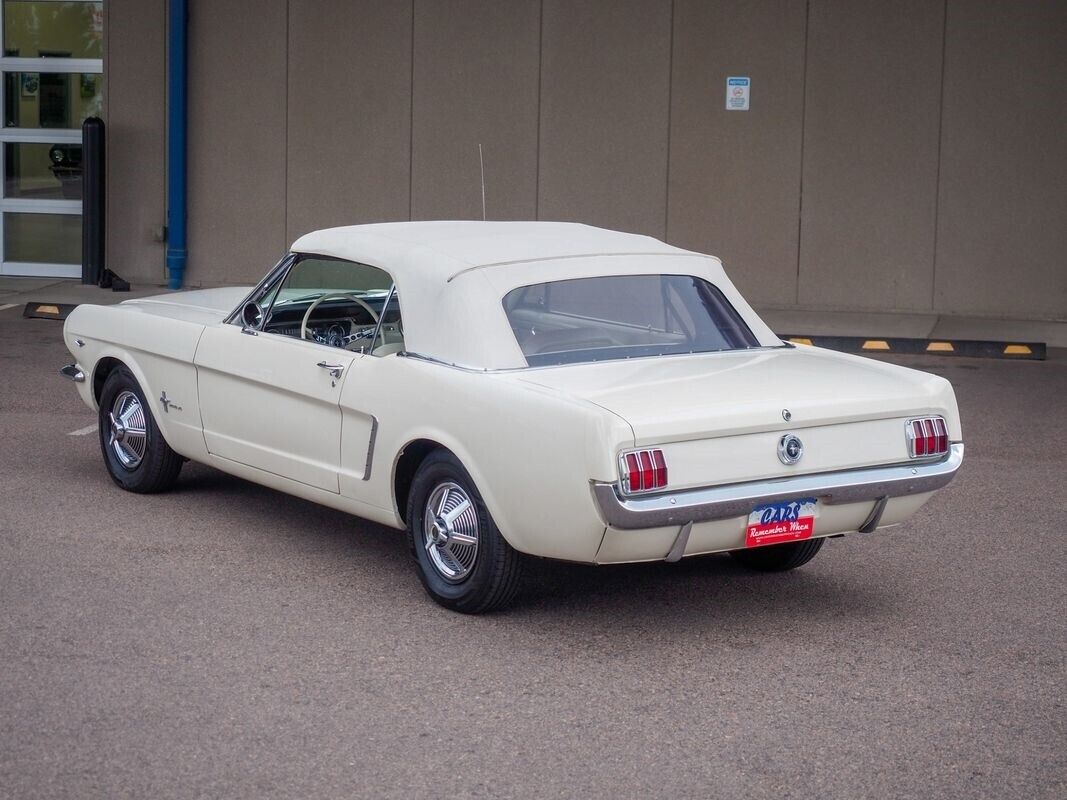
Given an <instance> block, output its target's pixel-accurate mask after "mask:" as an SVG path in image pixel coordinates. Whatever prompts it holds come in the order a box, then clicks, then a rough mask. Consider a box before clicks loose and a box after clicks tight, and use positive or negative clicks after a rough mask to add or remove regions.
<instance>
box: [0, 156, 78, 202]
mask: <svg viewBox="0 0 1067 800" xmlns="http://www.w3.org/2000/svg"><path fill="white" fill-rule="evenodd" d="M4 197H22V198H27V199H30V200H81V197H82V146H81V145H80V144H76V143H67V142H63V143H57V144H47V143H44V142H41V143H37V142H34V143H30V142H6V143H5V144H4Z"/></svg>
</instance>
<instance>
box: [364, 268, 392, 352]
mask: <svg viewBox="0 0 1067 800" xmlns="http://www.w3.org/2000/svg"><path fill="white" fill-rule="evenodd" d="M382 271H383V272H384V270H382ZM385 274H386V275H389V273H388V272H386V273H385ZM389 277H390V278H392V277H393V276H392V275H389ZM395 295H396V281H393V285H392V286H390V287H389V294H387V295H386V296H385V303H384V304H383V305H382V313H381V315H380V316H379V317H378V324H376V325H375V326H374V335H373V336H371V337H370V347H368V348H367V353H368V355H374V343H375V342H376V341H378V335H379V334H380V333H381V332H382V325H383V324H384V323H385V313H386V312H387V311H388V310H389V303H390V302H392V300H393V297H394V296H395ZM383 344H384V342H383Z"/></svg>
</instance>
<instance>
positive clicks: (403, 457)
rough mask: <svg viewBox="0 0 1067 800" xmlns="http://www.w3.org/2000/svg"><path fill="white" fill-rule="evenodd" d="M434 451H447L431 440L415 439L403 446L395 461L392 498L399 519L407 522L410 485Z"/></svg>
mask: <svg viewBox="0 0 1067 800" xmlns="http://www.w3.org/2000/svg"><path fill="white" fill-rule="evenodd" d="M434 450H448V448H447V447H445V446H444V445H442V444H439V443H438V442H435V441H433V440H431V439H416V440H415V441H413V442H408V443H407V444H406V445H404V449H403V450H401V451H400V458H398V459H397V462H396V469H395V470H394V471H393V497H395V498H396V510H397V511H398V512H399V513H400V519H402V520H404V522H407V513H408V496H409V495H410V494H411V483H412V481H414V480H415V473H416V472H418V471H419V465H420V464H422V462H423V461H424V460H425V458H426V456H428V455H430V453H432V452H433V451H434Z"/></svg>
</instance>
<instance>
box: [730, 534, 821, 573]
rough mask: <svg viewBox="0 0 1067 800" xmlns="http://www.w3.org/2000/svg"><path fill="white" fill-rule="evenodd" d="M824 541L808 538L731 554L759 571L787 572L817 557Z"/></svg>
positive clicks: (740, 561)
mask: <svg viewBox="0 0 1067 800" xmlns="http://www.w3.org/2000/svg"><path fill="white" fill-rule="evenodd" d="M822 543H823V540H822V539H808V540H807V541H803V542H788V543H786V544H771V545H767V546H766V547H751V548H748V549H745V550H731V551H730V555H732V556H733V557H734V558H735V559H736V560H737V562H738V563H739V564H741V565H743V566H745V567H748V568H749V569H754V570H757V571H758V572H785V571H787V570H791V569H796V568H797V567H802V566H804V565H805V564H807V563H808V562H809V561H811V560H812V559H813V558H815V555H816V554H817V553H818V552H819V550H821V549H822Z"/></svg>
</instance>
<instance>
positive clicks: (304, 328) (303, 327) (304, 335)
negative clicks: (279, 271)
mask: <svg viewBox="0 0 1067 800" xmlns="http://www.w3.org/2000/svg"><path fill="white" fill-rule="evenodd" d="M338 299H345V300H351V301H352V302H353V303H355V304H356V305H359V306H363V307H364V308H365V309H367V313H368V314H370V318H371V319H372V320H374V324H375V325H377V324H378V314H377V313H375V311H374V309H373V308H371V307H370V305H369V304H368V303H367V302H366V301H365V300H361V299H360V298H358V297H356V296H355V295H354V294H349V293H348V292H327V293H326V294H324V295H323V296H322V297H320V298H318V299H317V300H315V301H314V302H313V303H312V304H311V305H309V306H308V310H307V311H305V312H304V318H303V319H302V320H300V338H301V339H310V338H311V337H310V336H308V319H310V318H311V312H313V311H314V310H315V309H316V308H318V307H319V303H321V302H322V301H323V300H338Z"/></svg>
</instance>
